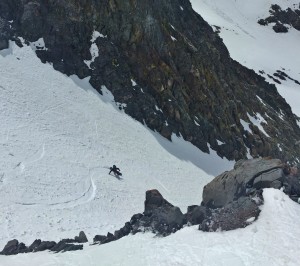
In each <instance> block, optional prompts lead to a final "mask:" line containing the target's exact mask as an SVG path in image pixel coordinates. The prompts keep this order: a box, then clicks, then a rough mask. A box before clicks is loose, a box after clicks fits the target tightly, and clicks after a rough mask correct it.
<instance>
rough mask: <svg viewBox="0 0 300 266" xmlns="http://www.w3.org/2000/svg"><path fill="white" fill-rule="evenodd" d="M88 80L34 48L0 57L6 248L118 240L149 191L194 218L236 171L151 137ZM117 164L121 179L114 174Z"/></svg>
mask: <svg viewBox="0 0 300 266" xmlns="http://www.w3.org/2000/svg"><path fill="white" fill-rule="evenodd" d="M3 54H5V56H4V57H3ZM28 66H30V68H29V67H28ZM12 81H13V82H12ZM88 81H89V79H88V78H86V79H84V80H80V79H78V78H77V77H75V76H72V77H71V78H68V77H66V76H65V75H63V74H61V73H59V72H57V71H55V70H53V68H52V66H51V65H49V64H42V63H41V62H40V61H39V59H38V58H37V57H36V56H35V54H34V53H33V51H32V49H31V48H30V47H28V46H26V45H25V46H24V47H23V48H19V47H17V46H16V45H15V44H14V43H11V44H10V49H8V51H5V52H3V51H1V52H0V86H1V87H0V119H1V122H2V126H1V127H0V171H1V172H0V178H1V181H0V193H1V199H2V200H1V202H0V208H1V210H2V215H1V216H0V224H3V225H4V226H3V227H0V245H1V246H4V245H5V244H6V242H7V241H8V240H11V239H14V238H16V239H18V240H19V241H22V242H24V243H26V244H30V243H31V242H32V241H33V240H35V239H37V238H41V239H44V240H54V241H58V240H59V239H61V238H70V237H74V236H75V235H77V234H78V232H79V231H81V230H83V231H85V233H86V234H87V236H88V238H89V239H92V237H94V236H95V235H96V234H106V233H107V232H109V231H110V232H114V230H117V229H119V228H121V227H122V226H123V225H124V223H125V222H127V221H128V220H129V219H130V218H131V216H132V215H133V214H135V213H139V212H142V211H143V208H144V200H145V192H146V190H149V189H158V190H159V191H160V192H161V193H162V194H163V195H164V196H165V197H166V198H167V200H168V201H170V202H172V203H173V204H174V205H176V206H178V207H180V208H181V210H182V211H183V212H185V211H186V208H187V206H189V205H193V204H199V203H200V202H201V193H202V188H203V186H204V185H205V184H206V183H207V182H208V181H209V180H211V179H212V174H213V173H214V174H215V175H216V174H219V173H220V172H222V171H224V170H228V169H231V168H232V165H233V162H228V161H226V160H222V159H220V158H218V157H217V156H216V154H215V153H214V152H213V151H211V154H210V155H208V154H203V153H202V152H201V151H199V150H198V149H196V148H195V147H194V146H193V145H191V144H190V143H186V142H185V141H183V140H182V139H180V138H176V137H175V136H173V143H171V142H169V141H167V140H166V139H164V138H163V137H161V136H160V135H159V134H157V133H154V132H152V131H150V130H149V129H147V128H146V127H144V126H143V125H141V124H140V123H138V122H137V121H135V120H133V119H132V118H130V117H128V116H127V115H125V114H124V112H122V111H120V110H119V109H118V107H117V106H116V105H115V102H114V99H113V96H112V95H110V94H109V91H108V90H107V91H106V93H105V96H100V95H99V94H98V93H97V92H96V91H95V90H94V89H93V88H92V87H91V86H90V85H89V82H88ZM79 86H80V87H79ZM208 161H209V162H210V164H207V162H208ZM113 164H116V165H117V166H119V167H120V168H121V171H122V173H123V175H124V176H123V177H122V179H120V180H119V179H117V178H115V177H113V176H110V175H108V172H109V170H108V169H107V167H106V166H111V165H113ZM202 166H203V167H205V171H203V170H202V169H201V167H202ZM182 184H185V185H182ZM20 221H21V222H20ZM1 228H2V229H1Z"/></svg>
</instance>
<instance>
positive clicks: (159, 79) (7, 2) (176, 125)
mask: <svg viewBox="0 0 300 266" xmlns="http://www.w3.org/2000/svg"><path fill="white" fill-rule="evenodd" d="M0 37H1V38H0V40H1V41H0V49H3V48H6V47H7V45H8V40H14V41H16V42H17V44H18V45H20V46H21V45H24V43H23V44H22V43H21V39H20V38H19V37H22V38H23V39H24V40H25V43H26V42H34V41H37V40H38V39H39V38H43V40H44V43H45V46H46V48H47V49H39V47H37V51H36V53H37V56H38V57H39V58H40V59H41V61H42V62H51V64H52V65H53V67H54V68H55V69H56V70H58V71H61V72H63V73H65V74H67V75H72V74H76V75H77V76H78V77H80V78H84V77H87V76H90V77H91V78H90V83H91V85H92V86H93V87H94V88H95V89H97V90H98V91H99V93H102V89H103V88H104V86H105V87H106V88H108V89H109V90H110V91H111V92H112V94H113V95H114V99H115V102H116V104H118V105H119V106H120V108H123V109H124V111H125V112H126V113H127V114H129V115H131V116H132V117H134V118H135V119H136V120H138V121H140V122H141V123H143V124H146V125H147V126H148V127H149V128H151V129H152V130H156V131H157V132H160V134H161V135H162V136H164V137H166V138H168V139H171V136H172V133H175V134H176V135H177V136H182V137H183V138H184V139H185V140H187V141H190V142H191V143H193V144H194V145H195V146H197V147H198V148H199V149H201V150H202V151H204V152H209V148H212V149H213V150H215V151H217V153H218V155H219V156H221V157H224V156H225V157H226V158H228V159H231V160H238V159H241V158H246V154H247V153H248V151H249V152H250V153H251V155H252V156H253V157H257V156H269V155H270V156H273V157H276V158H280V159H283V160H289V161H295V160H296V158H298V157H299V154H300V147H299V146H294V143H295V141H299V136H300V129H299V127H298V125H297V123H296V117H295V115H293V113H292V111H291V108H290V107H289V105H288V104H287V103H286V101H285V100H284V99H283V98H282V97H281V96H280V95H279V94H278V92H277V89H276V87H275V86H274V85H270V84H268V83H266V82H265V81H264V79H263V78H262V77H261V76H258V75H256V74H255V73H254V71H252V70H249V69H246V68H245V67H243V66H241V65H240V64H239V63H237V62H235V61H234V60H232V59H231V58H230V56H229V53H228V51H227V49H226V47H225V46H224V44H223V43H222V40H221V39H220V38H219V36H218V35H217V33H215V32H214V31H213V30H212V28H211V27H210V26H209V25H208V24H207V23H206V22H205V21H204V20H203V19H202V18H201V16H199V15H198V14H197V13H195V12H194V11H193V9H192V6H191V4H190V2H189V1H188V0H154V1H149V0H139V1H137V0H133V1H123V0H99V1H94V0H85V1H81V0H69V1H57V0H55V1H46V0H30V1H29V0H2V1H1V2H0ZM92 45H93V47H94V48H95V49H97V50H98V53H99V55H100V56H99V57H93V56H92V55H91V52H90V48H91V46H92ZM278 114H280V116H279V115H278ZM260 117H262V118H264V122H260V125H261V126H262V127H263V128H264V131H261V130H260V128H259V127H258V126H257V125H256V124H257V123H255V122H253V121H254V120H256V121H257V122H259V121H261V120H260V119H259V118H260ZM280 117H283V119H281V118H280ZM245 124H248V125H249V128H250V129H249V128H248V127H244V125H245ZM220 141H221V143H222V144H220ZM277 143H280V144H281V145H280V147H282V148H281V149H282V150H281V149H279V148H278V146H277Z"/></svg>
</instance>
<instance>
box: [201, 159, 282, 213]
mask: <svg viewBox="0 0 300 266" xmlns="http://www.w3.org/2000/svg"><path fill="white" fill-rule="evenodd" d="M283 168H284V165H283V163H282V162H281V161H280V160H277V159H268V158H261V159H253V160H241V161H238V162H237V163H236V164H235V166H234V169H233V170H231V171H229V172H225V173H223V174H221V175H219V176H217V177H216V178H215V179H213V180H212V181H211V182H210V183H209V184H207V185H206V186H205V187H204V189H203V202H202V203H203V205H205V206H208V207H211V208H220V207H223V206H225V205H226V204H228V203H230V202H232V201H234V200H237V199H238V198H240V197H242V196H245V195H247V190H248V189H249V188H250V187H252V186H253V185H254V182H255V186H257V188H262V187H264V182H263V181H264V177H266V178H265V179H266V182H267V179H268V180H269V182H267V183H266V184H267V185H268V187H270V186H271V183H272V182H274V181H276V180H279V181H283V172H282V169H283ZM277 170H278V171H277ZM273 174H274V175H275V176H276V178H273Z"/></svg>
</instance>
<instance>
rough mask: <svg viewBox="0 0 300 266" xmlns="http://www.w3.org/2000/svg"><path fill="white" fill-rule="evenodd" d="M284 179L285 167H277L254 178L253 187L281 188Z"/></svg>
mask: <svg viewBox="0 0 300 266" xmlns="http://www.w3.org/2000/svg"><path fill="white" fill-rule="evenodd" d="M283 181H284V174H283V169H281V168H277V169H273V170H270V171H268V172H264V173H262V174H261V175H259V176H257V177H256V178H255V179H254V180H253V185H252V186H253V187H254V188H256V189H262V188H270V187H272V188H277V189H279V188H281V187H282V182H283Z"/></svg>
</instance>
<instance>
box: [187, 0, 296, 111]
mask: <svg viewBox="0 0 300 266" xmlns="http://www.w3.org/2000/svg"><path fill="white" fill-rule="evenodd" d="M191 3H192V6H193V8H194V10H195V11H196V12H198V13H199V14H200V15H201V16H202V17H203V18H204V19H205V20H206V21H207V22H208V23H209V24H210V25H211V26H213V27H214V26H218V27H220V28H221V29H220V34H219V35H220V36H221V38H222V39H223V41H224V43H225V45H226V47H227V48H228V50H229V52H230V55H231V57H232V58H233V59H235V60H236V61H238V62H239V63H241V64H242V65H244V66H246V67H248V68H250V69H253V70H254V71H255V72H256V73H258V74H259V71H260V70H263V71H264V72H265V74H263V76H264V77H265V78H266V80H267V81H268V82H270V83H274V81H273V80H272V79H270V78H269V77H268V76H267V75H268V74H269V75H273V74H274V73H275V72H276V71H277V70H281V71H284V72H285V73H286V74H287V75H289V76H290V77H291V78H293V79H296V80H298V81H300V67H299V66H300V54H299V52H298V51H299V43H300V32H299V31H297V30H295V29H293V28H290V29H289V32H288V33H286V34H284V33H275V32H274V31H273V29H272V25H269V26H265V27H264V26H261V25H259V24H258V23H257V21H258V20H259V19H261V18H263V19H264V18H266V17H268V16H269V15H270V14H269V9H270V6H271V5H272V4H278V5H279V6H280V7H281V8H282V9H286V8H288V7H291V8H292V9H293V6H294V4H296V5H297V6H299V1H297V0H272V1H269V0H251V1H245V0H226V1H224V0H191ZM214 28H215V27H214ZM274 84H275V85H276V87H277V88H278V91H279V93H280V94H281V95H282V96H283V97H284V98H285V99H286V101H287V102H288V103H289V104H290V105H291V107H292V110H293V112H294V113H295V114H296V115H298V116H300V104H299V102H300V85H297V84H296V83H294V82H293V81H291V80H288V81H286V82H283V83H282V84H281V85H279V84H277V83H274Z"/></svg>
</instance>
